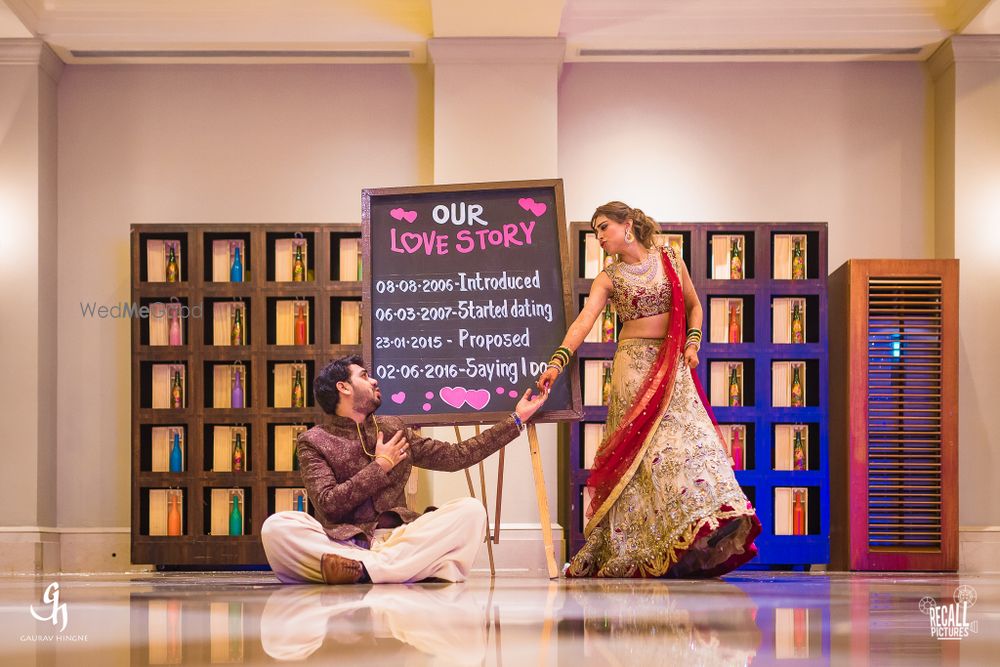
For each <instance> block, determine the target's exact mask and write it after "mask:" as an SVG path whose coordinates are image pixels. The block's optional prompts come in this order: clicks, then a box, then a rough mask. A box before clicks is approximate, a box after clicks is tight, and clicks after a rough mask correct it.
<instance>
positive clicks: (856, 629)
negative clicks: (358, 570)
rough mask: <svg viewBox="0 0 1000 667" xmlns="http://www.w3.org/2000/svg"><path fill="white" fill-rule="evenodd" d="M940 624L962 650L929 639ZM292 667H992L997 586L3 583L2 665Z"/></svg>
mask: <svg viewBox="0 0 1000 667" xmlns="http://www.w3.org/2000/svg"><path fill="white" fill-rule="evenodd" d="M53 582H55V583H57V584H58V587H52V586H51V584H52V583H53ZM46 591H48V593H49V595H48V598H45V594H46ZM956 598H957V599H958V600H959V603H958V604H957V605H955V606H950V605H953V604H954V602H955V600H956ZM57 603H58V604H57ZM56 609H61V610H64V611H60V612H57V611H55V610H56ZM956 611H957V612H958V615H957V616H956V615H955V612H956ZM33 614H34V615H35V616H38V617H40V618H42V619H43V620H36V618H34V617H33ZM53 616H54V619H53ZM64 617H65V619H66V626H65V628H63V627H62V624H63V618H64ZM53 620H54V623H53ZM935 623H936V626H935V627H936V628H937V630H938V632H939V633H941V634H957V635H967V636H965V637H963V638H960V639H952V640H943V639H937V638H935V637H933V636H932V625H934V624H935ZM293 661H294V662H295V663H296V664H309V665H312V664H317V665H318V664H323V665H344V664H365V665H424V664H431V665H437V664H440V665H451V664H457V665H487V666H492V665H497V666H499V665H508V666H512V667H527V666H529V665H532V666H533V665H569V666H571V667H579V666H580V665H590V664H594V665H623V666H626V667H631V666H633V665H664V666H671V665H684V666H685V667H686V666H688V665H748V664H751V663H753V664H754V665H760V664H782V665H799V664H803V665H805V664H808V665H826V664H840V665H862V664H873V665H887V664H899V665H921V664H959V663H961V664H969V665H989V664H992V665H997V664H1000V575H990V576H956V575H910V574H907V575H877V576H876V575H851V574H839V573H838V574H829V575H828V574H804V573H762V572H747V573H742V572H741V573H738V574H736V575H734V576H729V577H727V578H726V579H724V580H710V581H670V582H665V581H631V580H611V581H577V580H558V581H554V582H549V581H548V580H545V579H536V578H525V577H518V576H509V575H508V576H498V577H497V578H496V579H493V580H491V579H490V578H488V577H479V578H474V579H471V580H470V581H468V582H465V583H463V584H412V585H382V586H371V585H365V586H341V587H327V586H283V585H281V584H279V583H277V581H276V580H275V579H274V578H273V576H272V575H271V574H270V573H269V572H248V573H247V572H240V573H207V574H206V573H198V574H190V573H184V574H178V573H163V574H151V573H145V574H132V575H93V576H84V575H60V576H51V575H50V576H40V577H34V576H24V577H0V665H2V666H3V667H13V666H15V665H16V666H20V665H40V666H41V665H74V666H75V665H147V664H184V665H199V664H218V663H221V664H233V663H237V664H247V665H257V664H275V663H278V662H293Z"/></svg>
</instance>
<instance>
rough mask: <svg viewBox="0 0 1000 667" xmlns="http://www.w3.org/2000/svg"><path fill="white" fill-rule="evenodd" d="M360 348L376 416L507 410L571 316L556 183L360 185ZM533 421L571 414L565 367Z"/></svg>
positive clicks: (465, 415) (485, 419) (574, 412)
mask: <svg viewBox="0 0 1000 667" xmlns="http://www.w3.org/2000/svg"><path fill="white" fill-rule="evenodd" d="M362 253H363V262H364V270H365V276H364V285H363V297H364V299H363V306H362V309H363V327H362V345H363V349H364V356H365V359H366V360H367V361H368V365H369V372H371V373H373V374H374V376H375V377H376V378H377V379H378V381H379V383H380V384H381V386H382V406H381V408H379V414H390V415H399V416H402V417H405V418H406V419H407V421H409V422H410V423H412V424H441V423H448V424H476V423H489V422H495V421H498V420H499V419H502V418H503V417H505V416H507V415H508V414H510V412H511V410H513V408H514V405H515V404H516V403H517V401H518V399H519V397H520V395H521V394H523V393H524V390H525V389H527V388H528V387H529V386H533V385H534V382H535V379H536V378H537V377H538V375H539V373H540V372H541V370H542V369H544V366H545V363H546V362H547V361H548V359H549V356H550V355H551V354H552V351H553V350H555V348H556V347H557V346H558V345H559V343H560V342H562V338H563V336H564V335H565V333H566V328H567V325H568V323H569V322H571V321H572V317H573V315H572V309H571V304H570V289H569V280H570V276H569V257H568V249H567V245H566V220H565V213H564V208H563V192H562V181H561V180H537V181H516V182H502V183H473V184H462V185H437V186H426V187H407V188H384V189H366V190H364V191H363V192H362ZM568 370H569V371H570V372H565V373H563V374H562V375H560V377H559V379H558V381H557V382H556V383H555V384H554V385H553V388H552V391H551V395H550V396H549V400H548V401H547V402H546V404H545V407H544V409H543V410H542V411H541V412H539V413H538V414H537V415H536V416H535V419H534V421H549V422H551V421H566V420H575V419H579V418H580V416H581V406H580V387H579V381H578V379H577V378H578V374H577V373H576V372H575V368H571V369H568Z"/></svg>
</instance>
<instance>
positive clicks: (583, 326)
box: [536, 271, 611, 391]
mask: <svg viewBox="0 0 1000 667" xmlns="http://www.w3.org/2000/svg"><path fill="white" fill-rule="evenodd" d="M610 296H611V279H610V278H608V274H606V273H604V272H603V271H602V272H601V273H599V274H598V275H597V277H596V278H594V282H593V283H591V285H590V294H589V295H588V296H587V301H586V302H585V303H584V304H583V310H581V311H580V314H579V315H577V316H576V319H575V320H573V324H571V325H569V329H567V330H566V336H565V337H564V338H563V341H562V346H563V347H565V348H567V349H568V350H569V351H570V352H571V353H572V352H575V351H576V349H577V348H578V347H580V344H581V343H583V341H584V339H585V338H586V337H587V334H588V333H590V330H591V329H593V328H594V322H596V321H597V318H598V317H600V316H601V312H602V311H603V310H604V307H605V306H606V305H607V303H608V297H610ZM558 376H559V371H558V370H557V369H555V368H551V367H550V368H548V369H547V370H546V371H545V372H544V373H542V375H541V376H540V377H539V378H538V382H537V383H536V384H537V385H538V388H539V390H541V391H548V390H549V388H550V387H551V386H552V383H553V382H555V379H556V378H557V377H558Z"/></svg>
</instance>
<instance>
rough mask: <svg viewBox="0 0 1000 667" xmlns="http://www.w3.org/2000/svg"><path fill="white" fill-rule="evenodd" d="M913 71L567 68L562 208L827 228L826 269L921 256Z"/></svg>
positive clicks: (917, 99) (920, 105) (925, 216)
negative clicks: (621, 206) (609, 204)
mask: <svg viewBox="0 0 1000 667" xmlns="http://www.w3.org/2000/svg"><path fill="white" fill-rule="evenodd" d="M927 79H928V77H927V75H926V74H925V72H924V70H923V66H922V65H921V64H919V63H855V64H850V63H800V64H784V63H782V64H779V63H775V64H763V63H760V64H733V63H724V64H723V63H720V64H715V63H699V64H633V65H624V64H622V65H618V64H576V63H572V64H567V65H565V66H564V71H563V76H562V81H561V88H560V96H559V170H560V176H561V177H562V178H563V179H565V183H566V206H567V209H568V210H567V214H568V217H569V219H571V220H589V219H590V215H591V213H593V210H594V208H595V207H597V206H599V205H600V204H603V203H604V202H606V201H608V200H611V199H621V200H623V201H625V202H626V203H628V204H629V205H631V206H637V207H639V208H641V209H643V211H645V212H646V213H648V214H650V215H652V216H653V217H654V218H657V219H659V220H662V221H664V222H667V221H819V222H823V221H825V222H828V223H829V224H830V236H829V240H830V268H831V270H832V269H835V268H837V267H838V266H840V264H841V263H843V262H844V261H845V260H847V259H848V258H852V257H859V258H860V257H898V258H919V257H932V256H933V243H934V234H933V199H932V194H933V187H932V178H933V168H932V155H931V147H932V143H933V142H932V135H931V134H930V116H929V115H930V109H931V107H930V100H929V97H930V93H929V83H928V80H927Z"/></svg>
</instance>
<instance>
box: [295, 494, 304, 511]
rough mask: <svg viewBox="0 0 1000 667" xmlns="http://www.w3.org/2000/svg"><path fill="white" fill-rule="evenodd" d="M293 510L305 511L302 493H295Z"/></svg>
mask: <svg viewBox="0 0 1000 667" xmlns="http://www.w3.org/2000/svg"><path fill="white" fill-rule="evenodd" d="M295 511H296V512H305V511H306V498H305V496H304V495H303V494H301V493H297V494H295Z"/></svg>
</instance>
